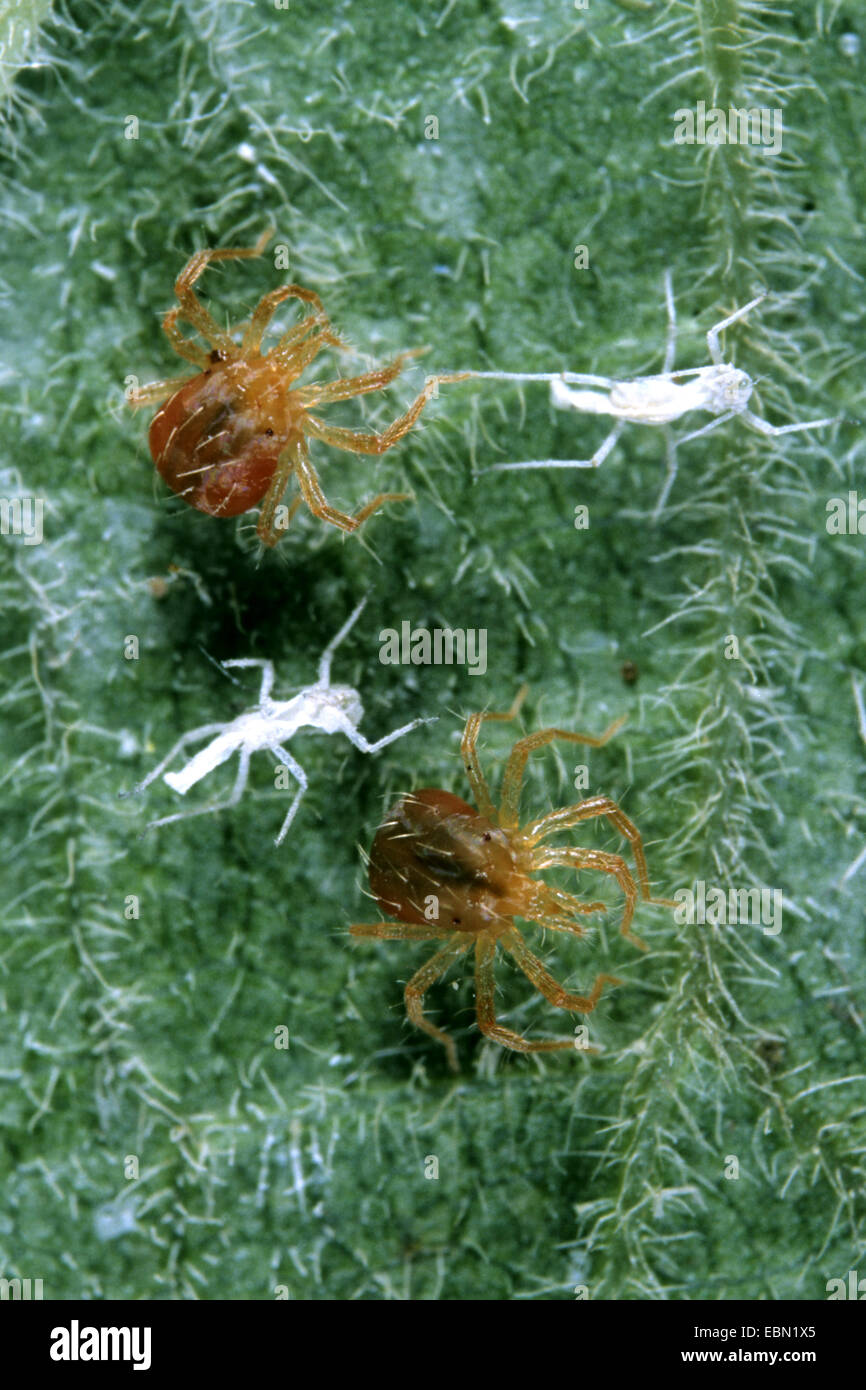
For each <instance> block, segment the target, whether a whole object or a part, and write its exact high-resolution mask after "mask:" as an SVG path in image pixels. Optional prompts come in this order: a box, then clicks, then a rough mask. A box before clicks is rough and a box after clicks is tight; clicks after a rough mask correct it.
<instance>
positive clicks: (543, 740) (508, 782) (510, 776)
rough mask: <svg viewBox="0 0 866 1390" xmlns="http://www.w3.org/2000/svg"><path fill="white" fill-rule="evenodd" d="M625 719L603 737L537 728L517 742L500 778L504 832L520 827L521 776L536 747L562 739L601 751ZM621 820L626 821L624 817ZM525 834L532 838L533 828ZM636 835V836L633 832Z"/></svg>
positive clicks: (501, 817) (610, 728)
mask: <svg viewBox="0 0 866 1390" xmlns="http://www.w3.org/2000/svg"><path fill="white" fill-rule="evenodd" d="M626 718H627V716H626V715H623V716H622V717H621V718H619V719H615V720H614V721H613V723H612V724H609V725H608V727H607V728H606V729H605V731H604V733H603V734H579V733H572V732H571V730H569V729H539V730H537V732H536V733H534V734H527V736H526V737H525V738H520V739H518V740H517V742H516V743H515V745H514V747H513V748H512V750H511V753H510V754H509V757H508V762H507V763H506V764H505V773H504V775H503V778H502V806H501V810H500V813H499V824H500V825H501V826H502V828H503V830H516V829H517V827H518V825H519V824H520V820H519V812H518V806H519V802H520V789H521V786H522V785H523V776H524V773H525V771H526V763H527V759H528V758H529V755H530V753H533V752H534V751H535V749H536V748H543V747H544V746H545V745H546V744H548V743H553V741H554V739H562V740H563V742H565V743H584V744H586V745H587V746H588V747H590V748H602V747H603V746H604V744H605V743H607V741H608V739H610V738H612V737H613V735H614V734H615V733H616V731H617V729H621V728H622V726H623V724H624V723H625V721H626ZM611 804H612V805H613V804H614V803H611ZM617 809H619V808H617ZM620 815H622V812H620ZM623 819H625V818H624V817H623ZM628 824H629V825H630V824H631V822H630V821H629V822H628ZM526 833H527V834H529V835H530V836H531V835H532V833H533V827H532V825H530V826H528V827H527V832H526ZM635 834H637V832H636V831H635Z"/></svg>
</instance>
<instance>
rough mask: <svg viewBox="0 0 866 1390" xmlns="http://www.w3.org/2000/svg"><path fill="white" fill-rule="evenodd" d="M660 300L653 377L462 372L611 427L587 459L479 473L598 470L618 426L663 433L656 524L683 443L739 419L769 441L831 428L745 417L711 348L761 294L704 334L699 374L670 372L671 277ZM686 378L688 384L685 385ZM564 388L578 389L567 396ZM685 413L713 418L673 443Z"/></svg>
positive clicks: (745, 389) (735, 375)
mask: <svg viewBox="0 0 866 1390" xmlns="http://www.w3.org/2000/svg"><path fill="white" fill-rule="evenodd" d="M664 286H665V300H666V303H667V311H668V339H667V350H666V352H665V360H664V366H663V369H662V371H661V372H660V373H658V375H656V376H640V377H635V378H634V379H633V380H631V381H617V380H616V379H615V378H613V377H607V376H592V375H587V374H585V373H582V372H470V373H468V375H469V376H471V377H479V378H486V379H488V380H490V381H514V382H524V381H547V382H549V383H550V397H551V400H552V402H553V404H554V405H555V406H557V407H559V408H560V409H562V410H577V411H581V412H583V413H585V414H588V415H610V416H612V417H613V418H614V419H615V420H616V422H617V423H616V424H615V425H614V427H613V429H612V430H611V431H610V433H609V434H608V436H607V438H606V439H605V440H604V441H603V442H602V443H601V444H600V445H599V447H598V448H597V449H596V451H595V453H594V454H593V455H592V456H591V457H590V458H588V459H533V460H526V461H525V462H522V463H494V464H491V465H490V467H489V468H486V469H484V470H483V471H484V472H486V473H493V472H500V471H507V470H509V469H519V468H598V467H599V465H600V464H602V463H603V462H604V460H605V459H606V458H607V456H608V454H609V453H610V452H611V450H612V449H613V447H614V445H615V444H616V442H617V440H618V439H619V436H620V434H621V433H622V430H623V426H624V425H626V424H629V423H630V424H634V425H661V426H663V427H664V429H665V437H666V444H667V463H668V471H667V476H666V478H665V482H664V486H663V488H662V491H661V494H660V496H659V499H658V501H657V503H656V506H655V510H654V512H653V516H654V518H655V517H658V515H659V513H660V512H661V509H662V507H663V506H664V504H665V502H666V501H667V498H668V494H669V493H670V490H671V487H672V486H673V482H674V478H675V477H676V472H677V456H676V451H677V446H678V445H680V444H686V443H687V442H688V441H689V440H691V439H699V438H700V437H701V436H702V435H705V434H709V433H710V431H711V430H715V429H718V428H719V426H720V425H723V424H724V423H725V422H726V421H727V420H731V419H733V417H734V416H735V415H737V416H739V417H740V419H742V420H743V421H744V422H745V423H746V424H747V425H750V426H751V427H752V428H753V429H755V430H758V431H759V432H760V433H761V434H764V435H769V436H771V437H773V438H775V437H777V436H779V435H783V434H795V433H797V432H798V431H800V430H816V429H821V428H822V427H823V426H824V425H832V424H835V423H836V422H837V420H838V418H839V417H838V416H828V417H827V418H825V419H821V420H805V421H803V423H802V424H794V425H771V424H770V423H769V422H768V421H767V420H764V419H763V418H762V417H761V416H760V415H756V414H755V413H754V412H753V411H751V410H749V409H748V402H749V398H750V396H751V394H752V391H753V389H754V382H753V381H752V378H751V377H750V376H749V374H748V372H745V371H743V370H742V368H740V367H734V366H733V365H732V364H731V363H730V362H725V360H724V358H723V356H722V350H721V346H720V344H719V335H720V333H722V332H723V331H724V329H726V328H729V327H730V325H731V324H732V323H737V322H738V320H739V319H742V318H745V316H746V314H748V313H751V311H752V309H755V308H756V307H757V306H758V305H759V304H760V303H762V301H763V300H764V299H766V297H767V296H766V291H765V292H764V293H762V294H759V295H757V296H756V297H755V298H754V299H752V300H750V301H749V303H748V304H744V305H743V307H742V308H741V309H736V310H735V311H734V313H732V314H729V315H728V316H727V318H724V319H722V320H721V321H720V322H719V323H716V324H714V325H713V327H712V328H710V329H708V330H707V349H708V352H709V355H710V365H709V366H706V367H685V368H682V369H680V370H678V371H674V352H675V350H676V332H677V321H676V310H675V307H674V295H673V287H672V284H671V273H670V271H669V270H668V271H665V277H664ZM687 378H691V379H690V380H687ZM572 386H579V387H582V388H590V389H582V390H579V391H573V390H571V389H570V388H571V387H572ZM692 410H704V411H707V412H708V413H709V414H711V415H714V416H715V417H716V418H715V419H714V420H711V421H710V422H709V424H708V425H703V426H702V427H701V428H700V429H697V430H692V432H691V433H690V434H687V435H684V436H683V438H681V439H677V440H674V438H673V435H672V434H671V432H670V429H669V428H668V426H669V425H670V424H671V422H672V421H674V420H679V418H680V416H682V415H686V414H688V413H689V411H692Z"/></svg>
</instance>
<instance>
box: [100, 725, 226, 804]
mask: <svg viewBox="0 0 866 1390" xmlns="http://www.w3.org/2000/svg"><path fill="white" fill-rule="evenodd" d="M225 727H226V726H225V724H202V726H201V728H199V729H190V730H189V732H188V733H185V734H181V736H180V738H179V739H178V741H177V743H176V744H175V745H174V747H173V748H172V749H171V750H170V751H169V752H168V753H166V755H165V757H164V758H163V759H162V762H159V763H157V765H156V767H155V768H153V770H152V771H151V772H149V773H148V774H147V776H146V777H145V778H144V780H143V781H142V782H137V783H136V785H135V786H134V787H130V789H129V791H126V792H118V793H117V795H118V796H119V797H127V796H135V794H136V793H137V792H143V791H144V790H145V788H146V787H149V786H150V784H151V782H153V781H154V780H155V779H156V778H157V777H158V776H159V774H160V773H161V772H162V770H163V768H166V767H168V765H169V763H170V762H171V761H172V760H173V758H174V757H175V756H176V755H177V754H178V753H179V752H180V751H181V749H182V748H186V746H187V744H188V743H195V741H196V739H199V738H209V737H210V736H211V735H213V734H221V733H222V731H223V729H224V728H225Z"/></svg>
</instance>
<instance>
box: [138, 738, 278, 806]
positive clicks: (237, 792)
mask: <svg viewBox="0 0 866 1390" xmlns="http://www.w3.org/2000/svg"><path fill="white" fill-rule="evenodd" d="M219 727H220V728H221V729H222V728H224V727H225V725H223V724H221V725H220V726H219ZM251 753H252V749H251V748H247V747H246V746H245V745H241V749H240V754H239V757H238V775H237V777H236V778H235V784H234V786H233V787H232V790H231V795H230V796H229V798H228V800H227V801H216V802H212V803H211V804H210V805H209V806H199V807H198V808H197V809H196V810H194V811H175V813H174V815H172V816H161V817H160V819H159V820H152V821H149V822H148V824H147V825H146V826H145V831H147V830H154V829H156V827H157V826H159V825H171V823H172V822H173V821H177V820H190V819H191V817H193V816H206V815H209V814H210V813H211V812H216V811H228V810H229V809H230V808H231V807H232V806H237V804H238V802H239V801H240V799H241V797H242V796H243V793H244V788H245V787H246V785H247V778H248V777H249V771H250V754H251Z"/></svg>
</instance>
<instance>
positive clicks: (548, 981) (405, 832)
mask: <svg viewBox="0 0 866 1390" xmlns="http://www.w3.org/2000/svg"><path fill="white" fill-rule="evenodd" d="M525 694H526V687H525V686H524V687H523V689H522V690H521V691H520V692H519V694H518V696H517V698H516V700H515V701H514V704H513V705H512V706H511V709H510V710H508V711H507V712H506V713H504V714H492V713H489V712H486V711H485V712H482V713H479V714H471V715H470V716H469V718H468V719H467V721H466V727H465V729H464V731H463V741H462V744H461V755H462V758H463V764H464V766H465V768H466V774H467V776H468V778H469V782H470V785H471V787H472V791H473V794H474V797H475V803H476V804H475V806H474V807H473V806H470V805H469V804H468V803H467V802H465V801H462V800H461V799H460V797H459V796H455V795H454V793H453V792H448V791H443V790H441V789H440V788H433V787H425V788H424V789H423V790H421V791H417V792H412V793H410V794H409V795H408V796H404V797H402V798H401V800H400V801H398V802H397V804H396V806H394V807H392V809H391V811H390V812H389V814H388V815H387V816H386V818H385V820H384V821H383V823H382V825H380V827H379V829H378V831H377V832H376V837H375V839H374V841H373V847H372V849H371V851H370V861H369V868H370V891H371V893H372V895H373V898H374V899H375V901H376V903H377V905H378V907H379V908H380V909H381V910H382V911H383V912H386V913H388V915H389V916H391V917H396V918H397V919H398V921H397V922H374V923H366V922H365V923H355V924H354V925H353V926H352V927H351V928H350V931H351V933H352V935H353V936H376V937H383V938H385V939H386V940H400V941H436V940H438V941H440V942H441V943H443V944H442V945H440V948H439V950H438V951H437V952H436V953H435V955H433V956H431V957H430V959H429V960H428V961H426V962H425V964H424V965H422V966H421V968H420V969H419V970H416V972H415V974H414V975H413V976H412V978H411V979H410V980H409V983H408V984H407V985H406V988H405V1000H406V1012H407V1014H408V1016H409V1019H410V1020H411V1022H412V1023H414V1024H415V1025H416V1026H417V1027H418V1028H423V1029H424V1031H425V1033H429V1034H430V1036H431V1037H432V1038H435V1039H436V1040H437V1042H440V1043H441V1044H442V1046H443V1047H444V1048H445V1051H446V1054H447V1057H448V1063H449V1066H450V1067H451V1069H452V1071H458V1070H459V1066H458V1062H457V1049H456V1047H455V1045H454V1039H453V1038H452V1037H450V1036H449V1034H448V1033H446V1032H445V1031H444V1029H442V1028H437V1026H436V1025H435V1023H433V1022H431V1020H430V1019H429V1018H427V1017H426V1015H425V1013H424V995H425V994H426V992H427V990H428V989H430V987H431V985H433V984H435V982H436V980H438V979H439V977H440V976H441V975H444V974H445V972H446V970H447V969H448V967H449V965H450V964H451V962H452V961H454V960H456V958H457V957H458V956H460V955H462V954H463V953H464V952H465V951H468V950H469V949H470V948H471V947H474V948H475V1011H476V1014H477V1018H478V1026H479V1028H480V1029H481V1031H482V1033H485V1034H486V1035H487V1037H488V1038H491V1039H492V1040H493V1041H494V1042H497V1043H499V1044H501V1046H502V1047H508V1048H511V1049H512V1050H513V1051H515V1052H557V1051H560V1050H561V1049H563V1048H573V1047H575V1046H576V1044H575V1040H574V1038H571V1037H567V1038H555V1039H539V1040H538V1041H535V1040H533V1041H530V1040H529V1039H528V1038H524V1037H523V1036H522V1035H521V1034H520V1033H516V1032H514V1030H513V1029H511V1028H506V1027H504V1026H503V1025H502V1024H501V1023H498V1022H497V1019H496V1009H495V1004H494V978H493V968H494V962H495V960H496V953H497V949H498V947H500V946H501V947H502V948H503V950H504V951H505V952H506V953H507V954H508V955H509V956H510V957H511V959H512V960H513V962H514V964H515V965H517V966H518V968H519V969H520V970H522V971H523V973H524V975H526V976H527V978H528V979H529V981H530V983H531V984H533V985H534V986H535V988H536V989H537V990H539V991H540V992H541V993H542V994H543V995H544V997H545V999H547V1000H548V1001H549V1002H550V1003H551V1004H554V1005H555V1006H556V1008H558V1009H569V1010H573V1011H574V1012H575V1013H581V1014H588V1013H591V1011H592V1010H593V1009H594V1008H595V1006H596V1004H597V1003H598V1000H599V998H600V996H601V992H602V990H603V989H604V986H605V984H619V983H620V981H619V980H618V979H617V978H616V976H614V975H606V974H601V975H597V976H596V978H595V982H594V984H593V986H592V988H591V990H590V991H589V994H587V995H579V994H572V993H570V992H569V991H568V990H567V989H565V988H564V986H563V985H561V984H559V983H558V981H557V980H555V979H554V978H553V976H552V975H550V974H548V972H547V970H546V969H545V967H544V965H543V964H542V963H541V961H540V960H539V959H538V958H537V956H535V955H533V953H532V952H531V951H530V949H529V947H528V946H527V945H526V942H525V941H524V939H523V936H522V935H521V933H520V931H519V930H518V928H517V926H516V925H515V919H516V918H520V917H522V918H525V919H526V920H527V921H533V922H535V923H537V925H538V926H540V927H550V928H551V929H552V930H553V931H557V932H570V933H572V934H573V935H574V936H582V935H583V927H582V926H581V925H580V924H579V918H580V917H582V916H585V915H587V914H590V913H594V912H606V911H607V905H606V904H605V903H603V902H588V901H586V900H585V899H582V898H578V897H576V896H575V894H573V893H568V892H565V891H564V890H563V889H561V888H557V887H554V885H553V884H550V883H545V882H544V880H543V879H540V878H537V877H536V876H535V875H537V874H538V873H539V872H541V871H543V870H544V869H553V868H563V869H573V870H582V869H588V870H593V871H594V872H597V873H602V874H610V875H611V876H612V877H613V878H615V879H616V881H617V883H618V884H619V886H620V888H621V889H622V891H623V895H624V897H625V908H624V910H623V915H622V921H621V923H620V931H621V932H622V934H623V936H625V937H627V938H628V940H629V941H630V942H631V943H632V944H633V945H634V946H638V947H640V949H641V950H644V951H645V950H646V949H647V947H646V945H645V944H644V942H643V941H641V939H640V937H638V936H635V934H634V933H633V932H632V930H631V923H632V919H633V917H634V911H635V906H636V904H637V900H638V894H640V896H641V897H642V898H643V899H644V900H645V901H646V902H650V903H659V904H661V905H663V906H665V907H675V906H676V904H675V903H673V902H671V901H669V900H668V899H665V898H656V897H653V896H652V893H651V890H650V881H649V873H648V870H647V863H646V858H645V856H644V851H643V842H642V840H641V837H640V833H639V832H638V829H637V827H636V826H635V825H633V824H632V822H631V821H630V820H629V819H628V817H627V816H626V815H625V814H624V813H623V812H622V811H621V810H620V808H619V806H618V805H617V803H616V802H615V801H612V800H611V798H610V797H607V796H592V797H589V798H588V799H587V800H586V801H581V802H578V804H577V805H574V806H563V807H560V808H559V809H558V810H555V811H548V813H547V814H546V815H542V816H539V817H538V818H537V819H535V820H531V821H530V822H529V823H528V824H527V825H524V826H521V824H520V817H519V807H518V803H519V799H520V789H521V784H522V782H523V775H524V772H525V770H526V763H527V760H528V758H529V755H530V753H532V752H533V751H534V750H535V749H536V748H543V747H545V746H546V745H547V744H549V743H552V742H553V741H554V740H555V739H561V740H564V741H567V742H569V743H584V744H588V745H589V746H590V747H592V748H600V747H601V746H602V745H603V744H605V743H607V741H608V739H609V738H610V737H611V736H612V735H613V734H614V733H615V732H616V730H617V729H618V728H619V727H620V726H621V725H622V724H623V723H624V722H625V721H624V720H623V719H617V720H616V721H615V723H613V724H611V725H610V726H609V728H607V729H606V730H605V732H604V733H603V734H597V735H593V734H579V733H572V732H571V731H570V730H567V729H539V730H538V732H537V733H534V734H528V735H527V736H526V737H525V738H520V739H518V740H517V742H516V743H515V744H514V747H513V748H512V750H511V754H510V756H509V759H508V763H507V764H506V768H505V776H504V778H503V783H502V800H501V803H500V805H499V807H498V808H497V806H496V805H495V804H494V801H493V798H492V797H491V795H490V791H489V789H488V786H487V782H486V780H485V778H484V774H483V772H482V771H481V765H480V763H479V761H478V752H477V748H476V744H477V741H478V734H479V731H480V729H481V725H482V723H483V722H484V720H486V719H497V720H510V719H514V718H515V717H516V715H517V712H518V710H519V708H520V704H521V702H522V700H523V697H524V695H525ZM599 816H605V817H606V818H607V819H608V820H609V821H610V823H611V825H613V827H614V828H615V829H616V830H617V831H618V832H619V834H620V835H622V836H624V837H625V839H626V840H628V842H629V845H630V846H631V852H632V856H633V858H634V862H635V867H636V869H637V883H635V880H634V878H633V877H632V874H631V870H630V869H629V867H628V865H627V864H626V862H625V860H624V859H622V858H621V857H620V856H619V855H618V854H607V853H605V852H603V851H601V850H595V849H586V848H584V847H583V846H580V845H560V846H551V845H544V844H543V843H542V842H543V841H544V840H546V839H548V838H549V836H551V835H554V834H556V833H557V832H559V831H562V830H570V829H571V828H572V827H574V826H576V825H579V824H580V823H581V822H582V821H587V820H594V819H596V818H598V817H599ZM587 1050H592V1049H587Z"/></svg>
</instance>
